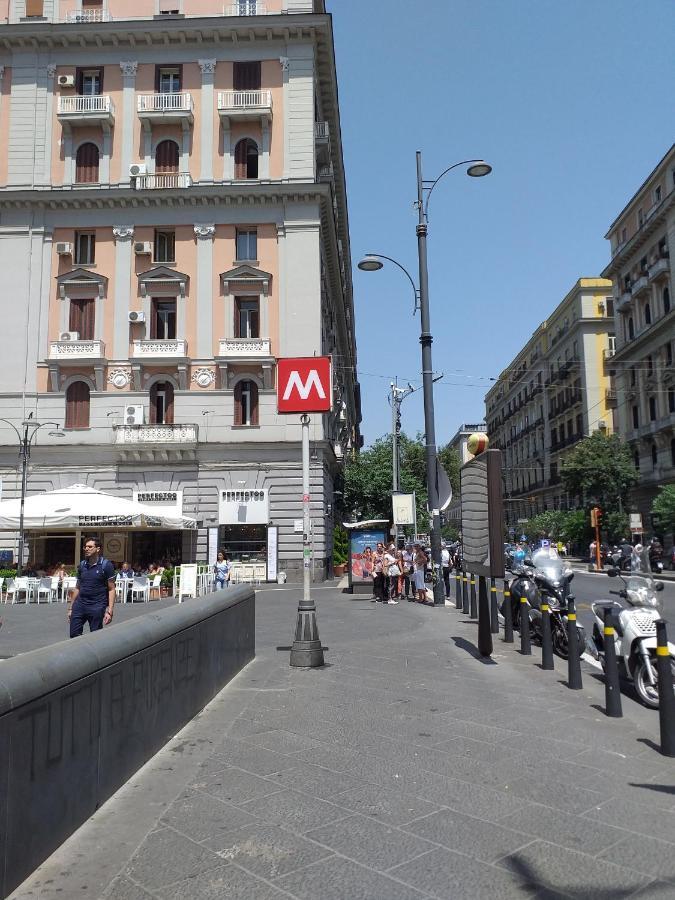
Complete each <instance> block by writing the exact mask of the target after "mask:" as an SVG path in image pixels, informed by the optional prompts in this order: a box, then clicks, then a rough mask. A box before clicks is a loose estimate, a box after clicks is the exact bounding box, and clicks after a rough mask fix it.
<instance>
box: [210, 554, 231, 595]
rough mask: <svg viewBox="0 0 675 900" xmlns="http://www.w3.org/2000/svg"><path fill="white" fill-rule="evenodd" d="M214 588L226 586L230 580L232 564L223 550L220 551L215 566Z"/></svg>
mask: <svg viewBox="0 0 675 900" xmlns="http://www.w3.org/2000/svg"><path fill="white" fill-rule="evenodd" d="M213 574H214V579H213V589H214V590H215V591H217V590H218V588H219V587H220V588H221V589H222V588H224V587H225V586H226V585H228V584H229V582H230V564H229V563H228V561H227V560H226V559H225V554H224V553H223V551H222V550H221V551H220V552H219V553H218V558H217V560H216V562H215V565H214V566H213Z"/></svg>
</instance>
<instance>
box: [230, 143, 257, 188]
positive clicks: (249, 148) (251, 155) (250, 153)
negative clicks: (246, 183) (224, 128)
mask: <svg viewBox="0 0 675 900" xmlns="http://www.w3.org/2000/svg"><path fill="white" fill-rule="evenodd" d="M234 177H235V178H237V179H241V178H257V177H258V145H257V144H256V142H255V141H252V140H251V138H243V139H242V140H241V141H239V142H238V143H237V146H236V147H235V148H234Z"/></svg>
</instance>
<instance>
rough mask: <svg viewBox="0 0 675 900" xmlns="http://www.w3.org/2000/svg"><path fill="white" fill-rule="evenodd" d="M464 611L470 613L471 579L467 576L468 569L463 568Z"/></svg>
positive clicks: (466, 613)
mask: <svg viewBox="0 0 675 900" xmlns="http://www.w3.org/2000/svg"><path fill="white" fill-rule="evenodd" d="M462 612H463V613H464V615H465V616H468V615H469V579H468V578H467V577H466V569H462Z"/></svg>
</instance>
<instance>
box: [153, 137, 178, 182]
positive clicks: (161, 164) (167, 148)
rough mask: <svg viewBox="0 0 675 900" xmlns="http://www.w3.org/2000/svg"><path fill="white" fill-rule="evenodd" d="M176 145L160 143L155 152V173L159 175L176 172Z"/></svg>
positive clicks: (173, 142)
mask: <svg viewBox="0 0 675 900" xmlns="http://www.w3.org/2000/svg"><path fill="white" fill-rule="evenodd" d="M178 159H179V152H178V144H177V143H176V142H175V141H160V142H159V144H158V145H157V150H156V151H155V172H156V173H157V174H158V175H160V174H166V173H175V172H178Z"/></svg>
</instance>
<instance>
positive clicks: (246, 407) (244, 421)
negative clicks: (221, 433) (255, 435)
mask: <svg viewBox="0 0 675 900" xmlns="http://www.w3.org/2000/svg"><path fill="white" fill-rule="evenodd" d="M234 424H235V425H257V424H258V385H257V384H256V383H255V381H238V382H237V384H236V386H235V388H234Z"/></svg>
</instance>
